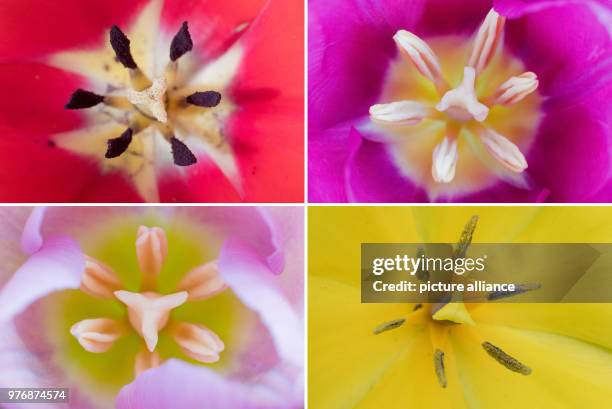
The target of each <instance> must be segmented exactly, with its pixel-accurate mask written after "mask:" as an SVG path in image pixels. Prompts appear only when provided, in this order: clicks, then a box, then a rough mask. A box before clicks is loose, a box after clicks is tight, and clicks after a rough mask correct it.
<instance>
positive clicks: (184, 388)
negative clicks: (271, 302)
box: [116, 359, 299, 409]
mask: <svg viewBox="0 0 612 409" xmlns="http://www.w3.org/2000/svg"><path fill="white" fill-rule="evenodd" d="M202 407H206V408H207V409H228V408H232V409H289V408H297V407H299V403H298V404H296V403H295V402H291V401H288V396H287V394H286V393H279V392H278V391H277V390H274V389H272V388H270V387H268V386H266V385H262V384H258V383H248V384H247V383H240V382H238V381H235V380H230V379H225V378H223V377H222V376H220V375H219V374H217V373H215V372H214V371H212V370H210V369H208V368H206V367H202V366H196V365H191V364H188V363H186V362H184V361H178V360H174V359H171V360H169V361H167V362H166V363H164V364H163V365H162V366H160V367H159V368H155V369H150V370H148V371H146V372H144V373H142V374H141V375H140V376H139V377H138V378H137V379H136V380H135V381H134V382H132V383H131V384H129V385H127V386H125V387H124V388H123V389H122V390H121V392H119V395H118V397H117V401H116V408H117V409H142V408H147V409H167V408H180V409H200V408H202Z"/></svg>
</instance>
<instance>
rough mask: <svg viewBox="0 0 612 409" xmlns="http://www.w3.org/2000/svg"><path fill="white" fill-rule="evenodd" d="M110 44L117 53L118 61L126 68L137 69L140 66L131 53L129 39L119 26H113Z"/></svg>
mask: <svg viewBox="0 0 612 409" xmlns="http://www.w3.org/2000/svg"><path fill="white" fill-rule="evenodd" d="M110 43H111V46H112V47H113V50H114V51H115V55H116V56H117V60H119V62H120V63H121V64H123V66H124V67H125V68H130V69H136V68H138V66H137V65H136V62H135V61H134V58H133V57H132V52H131V51H130V40H129V39H128V38H127V36H126V35H125V34H123V31H121V29H120V28H119V27H117V26H113V27H112V28H111V31H110Z"/></svg>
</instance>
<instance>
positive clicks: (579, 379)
mask: <svg viewBox="0 0 612 409" xmlns="http://www.w3.org/2000/svg"><path fill="white" fill-rule="evenodd" d="M517 305H518V304H512V305H510V304H508V306H512V307H514V306H517ZM559 306H561V305H559V304H555V305H551V307H552V308H555V307H559ZM524 320H525V321H529V317H524ZM451 339H452V344H453V347H454V350H455V353H456V357H457V361H458V367H459V368H461V372H460V379H461V382H462V386H463V388H464V389H466V390H468V391H471V394H470V395H469V397H468V399H467V403H468V404H469V406H470V407H481V406H484V407H487V406H491V404H492V402H495V407H499V408H516V407H521V406H526V407H578V406H582V405H585V406H586V407H600V406H605V404H606V402H607V401H608V397H609V391H610V387H611V386H612V381H611V379H612V378H611V375H612V369H611V368H612V354H610V352H609V350H606V349H602V348H598V347H596V346H593V345H592V344H589V343H584V342H580V341H577V340H576V339H574V338H571V337H563V336H558V335H552V334H547V333H545V332H537V331H527V330H517V329H509V328H504V327H502V326H497V325H493V326H488V325H478V327H476V328H474V327H471V328H468V327H467V326H460V327H458V328H457V331H456V334H455V331H453V335H452V337H451ZM485 341H486V342H490V343H492V344H493V345H495V346H496V347H498V348H500V349H502V350H503V351H504V352H505V353H507V354H509V355H510V356H512V357H513V358H515V359H517V360H518V361H520V362H521V363H522V364H524V365H527V366H528V367H529V368H531V369H532V372H531V373H530V374H529V375H521V374H518V373H515V372H512V371H510V370H508V369H507V368H505V367H504V366H502V365H500V363H499V362H497V361H496V360H495V359H492V358H491V356H489V355H488V354H487V353H486V351H485V350H484V349H483V348H482V345H481V343H482V342H485ZM585 391H588V393H585ZM501 397H503V399H500V398H501Z"/></svg>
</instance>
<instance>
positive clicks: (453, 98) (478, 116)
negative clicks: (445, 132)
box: [436, 67, 489, 122]
mask: <svg viewBox="0 0 612 409" xmlns="http://www.w3.org/2000/svg"><path fill="white" fill-rule="evenodd" d="M475 81H476V72H475V71H474V68H472V67H464V68H463V81H462V82H461V84H460V85H459V86H458V87H457V88H455V89H452V90H450V91H448V92H447V93H446V94H444V96H443V97H442V100H441V101H440V102H439V103H438V105H436V109H437V110H438V111H440V112H446V113H447V114H448V115H449V116H450V117H452V118H453V119H455V120H457V121H461V122H465V121H469V120H471V119H472V118H473V119H475V120H477V121H478V122H482V121H484V120H485V119H486V118H487V116H488V115H489V108H488V107H487V106H486V105H484V104H482V103H480V102H479V101H478V98H477V97H476V90H475V88H474V85H475Z"/></svg>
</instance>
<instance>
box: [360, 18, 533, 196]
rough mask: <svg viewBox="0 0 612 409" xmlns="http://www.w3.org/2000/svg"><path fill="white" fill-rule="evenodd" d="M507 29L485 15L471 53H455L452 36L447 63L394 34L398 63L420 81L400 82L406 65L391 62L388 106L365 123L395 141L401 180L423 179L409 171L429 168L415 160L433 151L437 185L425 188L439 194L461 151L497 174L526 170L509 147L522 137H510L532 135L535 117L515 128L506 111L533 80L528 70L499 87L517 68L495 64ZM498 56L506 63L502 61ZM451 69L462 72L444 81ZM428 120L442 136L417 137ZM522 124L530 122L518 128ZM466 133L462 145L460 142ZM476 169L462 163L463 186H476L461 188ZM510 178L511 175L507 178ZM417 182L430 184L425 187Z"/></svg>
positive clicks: (406, 35) (413, 39)
mask: <svg viewBox="0 0 612 409" xmlns="http://www.w3.org/2000/svg"><path fill="white" fill-rule="evenodd" d="M504 25H505V18H504V17H502V16H500V15H499V14H498V13H497V12H495V11H494V10H490V11H489V13H488V14H487V16H486V18H485V20H484V22H483V23H482V25H481V26H480V28H479V29H478V31H477V33H476V34H475V38H474V41H473V43H472V46H471V51H470V52H469V54H467V53H466V54H467V55H465V54H463V53H464V51H463V49H460V50H457V49H454V48H457V47H456V46H455V43H454V41H455V37H453V38H452V39H450V37H449V41H450V42H448V43H446V45H445V46H444V48H445V49H442V50H441V51H442V52H443V55H444V57H445V59H444V60H441V59H440V58H439V57H438V55H437V54H436V52H435V51H434V47H432V46H430V45H429V44H427V43H426V42H425V41H424V40H423V39H421V38H419V37H418V36H417V35H415V34H413V33H410V32H408V31H406V30H399V31H398V32H397V33H396V34H395V35H394V37H393V40H394V41H395V43H396V46H397V48H398V50H399V52H400V55H401V56H402V57H403V60H404V61H407V62H408V63H409V64H410V65H411V66H412V67H413V68H414V69H415V70H416V75H417V76H420V79H410V80H406V79H405V78H402V76H404V77H405V75H406V74H405V70H403V69H402V68H404V67H403V66H402V67H400V66H399V64H395V63H394V64H395V66H393V65H392V67H391V70H390V74H388V76H387V83H386V85H385V87H384V89H383V98H384V99H385V100H386V101H384V102H379V103H377V104H375V105H373V106H372V107H371V108H370V111H369V114H370V119H371V121H372V122H373V123H374V124H376V125H377V126H378V127H379V129H377V131H379V132H380V131H382V132H384V133H385V134H386V135H388V134H390V135H392V137H390V138H388V140H387V142H388V143H389V144H390V145H391V146H392V148H393V149H394V154H393V157H394V159H395V160H396V162H401V163H398V164H399V165H400V166H401V167H405V168H406V169H405V174H408V175H415V174H422V173H423V172H421V170H419V169H414V168H415V167H420V166H423V167H425V166H427V163H426V159H423V158H422V157H417V155H419V154H422V153H423V152H424V151H425V150H426V149H431V150H430V151H429V152H430V155H431V156H430V162H429V168H430V173H431V179H432V181H433V182H434V184H433V185H432V186H431V187H430V188H429V189H428V190H429V191H430V192H431V191H441V188H438V187H436V186H435V184H438V185H448V184H451V183H453V182H454V181H455V180H456V176H457V175H458V174H459V172H460V171H461V170H460V167H459V165H458V164H459V163H460V161H461V156H462V155H465V153H462V152H463V151H466V150H472V151H473V155H474V156H476V157H478V159H480V162H481V163H482V164H483V165H484V167H485V168H488V169H489V170H490V173H491V174H494V175H498V174H500V173H504V174H506V173H507V174H510V175H511V174H515V175H518V174H521V173H522V172H524V171H525V170H526V169H527V167H528V164H527V160H526V158H525V156H524V154H523V153H522V152H521V149H520V148H519V146H517V144H516V143H515V142H513V140H515V139H521V138H523V136H522V135H519V137H515V135H514V134H513V133H514V132H521V133H523V134H524V133H525V130H527V129H529V130H533V129H535V123H533V122H534V121H532V118H533V117H534V115H531V116H530V115H521V116H520V117H517V118H514V120H515V122H516V126H514V127H510V126H506V125H504V124H505V123H507V121H510V120H512V119H513V118H511V117H510V113H511V112H512V111H511V109H509V108H510V107H511V106H514V105H515V104H519V103H521V102H522V101H523V100H524V99H526V98H527V97H528V96H529V95H531V94H532V93H534V92H535V91H536V90H537V88H538V78H537V75H536V74H535V73H533V72H529V71H527V72H523V73H520V72H518V73H516V74H514V75H512V76H510V77H509V78H508V77H506V78H505V79H504V80H502V81H500V82H497V81H498V78H499V77H500V76H501V75H507V74H505V72H506V71H508V69H510V68H512V69H514V68H515V67H516V65H518V64H514V61H513V64H505V66H504V64H498V63H496V62H495V61H496V58H497V56H498V55H502V54H503V51H501V50H502V44H503V34H504ZM443 42H444V40H443V39H442V40H440V39H435V40H432V44H433V43H435V44H442V43H443ZM461 55H462V57H461V58H465V57H466V56H467V57H468V58H467V59H465V60H464V63H463V64H464V65H462V66H461V67H460V68H459V67H458V66H457V65H458V64H457V61H461V59H460V58H459V56H461ZM499 58H502V57H499ZM503 58H506V59H507V60H510V57H508V56H506V55H503ZM448 65H451V67H448ZM500 66H501V68H500ZM445 68H451V70H445ZM453 71H454V72H455V73H457V74H459V73H460V75H461V76H460V79H459V80H458V81H457V80H456V79H453V80H451V79H450V78H448V77H446V76H445V74H446V75H448V73H449V72H453ZM495 71H497V72H495ZM408 84H410V85H408ZM413 98H414V99H413ZM529 106H532V104H529ZM512 108H513V107H512ZM504 121H506V122H504ZM530 121H531V122H530ZM429 122H432V123H433V122H438V123H440V122H441V123H442V124H443V125H442V126H441V127H439V126H436V127H432V128H429V129H439V130H441V131H440V133H437V132H435V131H429V134H430V135H431V136H430V138H429V141H426V140H425V138H424V137H421V135H423V136H424V133H427V132H422V130H423V129H426V128H425V127H426V126H429V125H428V123H429ZM521 122H527V123H526V124H525V125H523V124H521ZM496 124H501V125H500V127H502V128H503V129H504V130H508V129H510V130H511V132H510V133H509V134H506V135H503V134H502V132H500V131H498V130H496ZM381 126H382V128H381ZM415 127H417V128H415ZM411 128H412V129H415V131H414V135H412V134H411V131H410V129H411ZM404 129H405V130H404ZM398 135H400V137H398ZM464 135H465V136H466V140H465V141H464V142H462V141H461V139H463V137H464ZM472 136H474V137H472ZM410 139H412V140H410ZM426 146H427V147H426ZM410 152H414V153H413V154H411V153H410ZM406 156H408V157H406ZM398 158H399V159H398ZM470 159H471V158H470ZM466 160H467V159H466ZM470 162H472V161H470ZM475 166H476V165H474V164H473V163H467V162H466V163H465V164H464V165H463V166H462V168H463V169H465V170H464V171H463V172H464V174H465V175H461V182H460V183H462V184H463V185H471V186H474V185H477V184H478V183H475V182H473V181H471V182H469V183H465V182H464V181H465V179H466V178H467V177H469V175H480V173H482V172H480V171H474V170H473V168H474V167H475ZM512 178H515V177H514V176H508V177H507V179H512ZM422 183H423V184H425V185H428V186H429V182H428V181H423V182H422ZM483 187H484V186H483ZM463 190H465V188H464V189H463Z"/></svg>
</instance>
